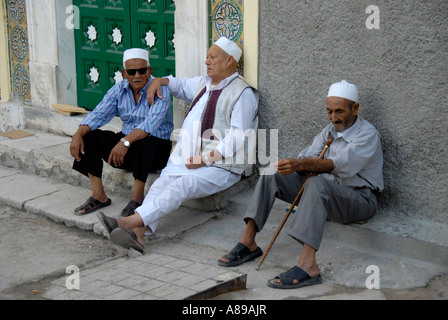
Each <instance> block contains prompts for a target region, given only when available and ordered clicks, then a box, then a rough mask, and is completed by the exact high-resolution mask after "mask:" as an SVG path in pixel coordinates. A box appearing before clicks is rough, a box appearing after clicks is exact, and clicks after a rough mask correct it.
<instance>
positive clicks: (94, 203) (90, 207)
mask: <svg viewBox="0 0 448 320" xmlns="http://www.w3.org/2000/svg"><path fill="white" fill-rule="evenodd" d="M111 203H112V200H111V199H109V198H108V199H107V201H106V202H101V201H99V200H96V199H94V198H92V197H90V198H89V199H87V201H86V203H84V204H83V205H82V206H80V207H78V208H76V209H75V215H77V216H83V215H86V214H89V213H92V212H94V211H96V210H98V209H101V208H104V207H107V206H109V205H110V204H111ZM81 210H84V212H83V213H80V212H79V211H81Z"/></svg>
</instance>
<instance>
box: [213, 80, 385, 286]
mask: <svg viewBox="0 0 448 320" xmlns="http://www.w3.org/2000/svg"><path fill="white" fill-rule="evenodd" d="M358 101H359V99H358V89H357V87H356V86H355V85H353V84H350V83H348V82H346V81H345V80H343V81H341V82H338V83H335V84H333V85H332V86H331V87H330V90H329V93H328V99H327V113H328V117H329V119H330V121H331V122H332V123H331V124H329V125H328V126H327V127H326V128H324V130H322V132H321V133H319V134H318V135H317V136H316V137H315V139H314V141H313V144H312V145H311V146H310V147H308V148H306V149H304V150H303V151H302V152H301V153H300V154H299V156H298V158H297V159H284V160H281V161H279V162H278V163H277V164H276V167H277V173H276V174H275V175H264V176H261V178H260V180H259V181H258V184H257V186H256V188H255V192H254V195H253V197H252V200H251V202H250V203H249V207H248V209H247V212H246V216H245V218H244V221H245V222H246V230H245V232H244V234H243V236H242V238H241V241H240V243H238V244H237V245H236V246H235V248H233V249H232V251H231V252H230V253H229V254H228V255H225V256H224V257H222V258H221V259H220V260H219V261H218V264H219V265H220V266H225V267H232V266H238V265H240V264H242V263H244V262H247V261H250V260H253V259H255V258H257V257H260V256H261V255H262V251H261V249H260V248H259V247H258V246H257V244H256V242H255V237H256V234H257V233H258V232H260V231H261V230H262V228H263V226H264V225H265V223H266V221H267V219H268V217H269V214H270V211H271V209H272V206H273V204H274V201H275V198H279V199H282V200H284V201H287V202H289V203H293V202H294V201H295V200H296V198H300V201H299V202H298V207H297V212H296V214H295V215H294V217H293V218H292V221H291V224H290V226H289V228H288V230H287V233H288V234H289V235H290V236H291V237H293V238H294V239H296V240H297V241H298V242H299V243H300V244H302V245H303V250H302V254H301V256H300V258H299V260H298V262H297V264H296V265H295V266H294V267H293V268H291V269H290V270H288V271H287V272H285V273H282V274H280V275H279V276H277V277H275V278H274V279H272V280H269V281H268V285H269V286H270V287H273V288H278V289H291V288H300V287H303V286H309V285H315V284H319V283H321V281H322V280H321V275H320V269H319V266H318V264H317V261H316V252H317V251H318V250H319V247H320V243H321V240H322V236H323V231H324V226H325V221H326V220H327V219H330V220H333V221H335V222H339V223H344V224H349V223H354V222H360V221H364V220H367V219H369V218H371V217H372V216H373V215H374V214H375V212H376V209H377V206H378V202H377V199H376V193H377V192H381V191H382V190H383V188H384V184H383V152H382V147H381V141H380V135H379V133H378V131H377V130H376V129H375V127H374V126H373V125H372V124H370V123H369V122H368V121H366V120H364V119H362V118H361V117H359V116H358V110H359V102H358ZM330 144H331V145H330ZM302 187H303V189H302ZM301 189H302V190H301ZM299 191H300V194H299V195H298V193H299ZM281 227H282V226H281ZM281 227H280V228H279V231H280V230H281ZM279 231H278V232H279ZM273 240H275V239H273ZM271 245H272V242H271ZM269 249H270V247H269V248H268V250H269ZM266 254H267V252H266V253H265V255H264V256H263V258H262V260H264V258H265V256H266ZM261 262H262V261H261ZM261 262H260V264H261Z"/></svg>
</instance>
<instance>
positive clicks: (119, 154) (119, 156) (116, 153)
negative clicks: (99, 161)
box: [107, 141, 128, 167]
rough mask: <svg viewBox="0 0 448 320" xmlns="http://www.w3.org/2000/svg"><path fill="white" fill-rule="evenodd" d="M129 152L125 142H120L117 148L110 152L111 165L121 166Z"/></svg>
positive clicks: (109, 161) (109, 162)
mask: <svg viewBox="0 0 448 320" xmlns="http://www.w3.org/2000/svg"><path fill="white" fill-rule="evenodd" d="M126 153H128V148H127V147H126V146H125V145H124V143H123V142H121V141H120V142H118V144H117V145H116V146H115V148H113V149H112V151H111V152H110V156H109V160H108V161H107V163H108V164H109V165H112V164H113V165H114V166H115V167H120V166H121V165H122V164H123V163H124V157H125V156H126Z"/></svg>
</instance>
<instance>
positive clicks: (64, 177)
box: [0, 130, 255, 212]
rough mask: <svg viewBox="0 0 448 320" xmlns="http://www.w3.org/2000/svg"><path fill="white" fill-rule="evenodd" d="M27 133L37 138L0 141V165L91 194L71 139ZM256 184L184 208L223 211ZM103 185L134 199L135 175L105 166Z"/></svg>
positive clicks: (249, 182)
mask: <svg viewBox="0 0 448 320" xmlns="http://www.w3.org/2000/svg"><path fill="white" fill-rule="evenodd" d="M26 131H27V132H30V133H33V135H32V136H29V137H25V138H21V139H10V138H7V137H0V165H2V166H5V167H9V168H14V169H17V170H21V171H24V172H27V173H29V174H34V175H37V176H40V177H45V178H50V179H53V180H56V181H60V182H64V183H66V184H69V185H73V186H81V187H83V188H85V189H87V190H90V188H91V187H90V182H89V180H88V178H87V177H85V176H84V175H82V174H80V173H78V172H76V171H75V170H73V169H72V166H73V158H72V157H71V155H70V151H69V147H70V143H71V137H68V136H62V135H56V134H51V133H46V132H42V131H37V130H26ZM158 177H159V174H149V176H148V181H147V183H146V188H145V189H146V192H147V191H148V190H149V188H150V186H151V185H152V183H153V182H154V181H155V180H156V179H157V178H158ZM254 183H255V177H249V178H244V179H242V181H240V182H239V183H238V184H236V185H235V186H233V187H232V188H230V189H228V190H225V191H223V192H221V193H218V194H216V195H212V196H209V197H207V198H205V199H193V200H189V201H186V202H185V204H184V206H185V207H189V208H193V209H197V210H200V211H205V212H210V211H216V210H222V209H224V208H225V207H226V206H227V204H228V201H227V199H228V198H229V197H230V196H232V195H235V194H238V193H239V192H241V191H243V190H245V189H247V188H248V187H250V186H251V185H253V184H254ZM103 185H104V189H105V190H106V193H108V194H109V193H113V194H115V195H119V196H120V197H123V198H130V196H131V194H132V190H133V188H134V178H133V177H132V173H131V172H127V171H124V170H119V169H114V168H112V167H111V166H109V165H107V164H105V165H104V170H103Z"/></svg>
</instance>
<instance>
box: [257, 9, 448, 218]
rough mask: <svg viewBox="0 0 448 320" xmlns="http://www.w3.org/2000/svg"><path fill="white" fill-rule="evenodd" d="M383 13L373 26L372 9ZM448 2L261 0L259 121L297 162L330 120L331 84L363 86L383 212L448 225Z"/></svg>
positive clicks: (363, 113) (364, 111) (363, 105)
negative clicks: (375, 141) (381, 161)
mask: <svg viewBox="0 0 448 320" xmlns="http://www.w3.org/2000/svg"><path fill="white" fill-rule="evenodd" d="M369 5H376V6H378V8H379V10H380V29H379V30H369V29H367V27H366V20H367V18H368V17H369V14H367V13H366V8H367V7H368V6H369ZM447 58H448V1H446V0H443V1H440V0H432V1H417V0H412V1H372V0H370V1H365V0H362V1H352V0H339V1H328V0H314V1H291V0H261V1H260V56H259V59H260V60H259V68H260V70H259V90H260V98H261V105H260V118H261V119H260V121H261V122H260V125H261V127H262V128H272V129H279V154H280V158H283V157H295V156H296V155H297V154H298V152H300V150H302V149H303V148H304V147H306V146H307V145H309V144H310V143H311V142H312V139H313V137H314V136H315V135H316V134H317V133H318V132H319V131H320V130H321V129H322V128H323V127H324V126H326V125H327V124H328V123H329V122H328V119H327V116H326V110H325V103H326V94H327V92H328V88H329V86H330V85H331V84H332V83H333V82H336V81H340V80H342V79H346V80H348V81H350V82H353V83H355V84H357V85H358V88H359V91H360V100H361V101H360V104H361V109H360V115H361V116H362V117H363V118H365V119H367V120H369V121H370V122H372V123H373V124H374V125H375V126H376V127H377V129H378V130H379V131H380V133H381V135H382V142H383V149H384V156H385V167H384V176H385V184H386V190H385V192H384V194H383V195H382V196H381V209H382V210H381V212H382V213H383V214H405V215H408V216H411V217H413V218H417V219H418V218H425V219H426V218H429V219H432V220H434V221H436V222H442V223H448V197H447V195H448V173H447V172H448V165H447V163H448V160H447V158H448V151H447V150H448V149H447V146H446V142H447V141H448V135H447V134H448V130H447V123H448V99H447V91H448V88H447V84H448V80H447V79H448V67H447V64H448V59H447Z"/></svg>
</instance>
